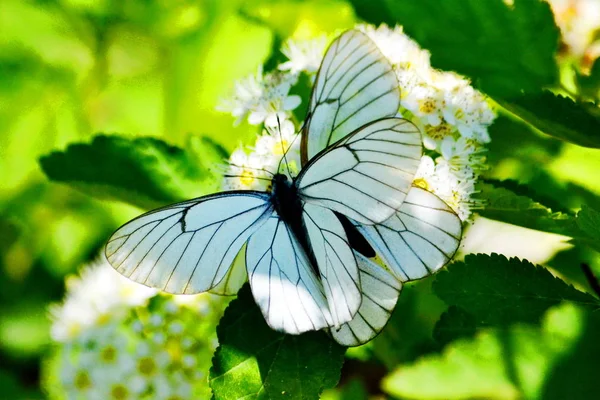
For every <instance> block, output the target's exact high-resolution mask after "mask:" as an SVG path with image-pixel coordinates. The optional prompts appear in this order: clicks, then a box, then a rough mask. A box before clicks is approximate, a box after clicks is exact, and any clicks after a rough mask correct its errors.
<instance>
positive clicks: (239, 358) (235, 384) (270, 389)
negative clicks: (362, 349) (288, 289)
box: [210, 285, 345, 400]
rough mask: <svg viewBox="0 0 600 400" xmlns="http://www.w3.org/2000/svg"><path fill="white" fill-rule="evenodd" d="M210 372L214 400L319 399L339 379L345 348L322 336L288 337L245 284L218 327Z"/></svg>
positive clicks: (324, 335) (303, 335) (306, 334)
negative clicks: (272, 325) (272, 322)
mask: <svg viewBox="0 0 600 400" xmlns="http://www.w3.org/2000/svg"><path fill="white" fill-rule="evenodd" d="M217 336H218V339H219V343H220V346H219V347H218V348H217V350H216V352H215V356H214V358H213V366H212V368H211V371H210V386H211V388H212V390H213V394H214V398H215V399H216V400H221V399H223V400H229V399H241V398H253V399H288V398H293V399H301V400H302V399H318V398H319V394H320V393H321V392H322V391H323V390H324V389H326V388H331V387H333V386H335V384H336V383H337V381H338V380H339V378H340V370H341V368H342V364H343V358H344V352H345V348H344V347H341V346H340V345H338V344H337V343H336V342H334V341H333V339H331V338H330V337H329V336H327V334H325V333H324V332H322V331H320V332H308V333H305V334H302V335H298V336H295V335H286V334H283V333H279V332H275V331H273V330H272V329H271V328H269V326H268V325H267V323H266V322H265V319H264V317H263V316H262V314H261V312H260V309H259V308H258V307H257V306H256V304H255V303H254V299H253V298H252V293H251V292H250V287H249V286H248V285H246V286H244V287H243V288H242V289H241V290H240V292H239V293H238V298H237V299H236V300H234V301H232V302H231V304H230V305H229V307H228V308H227V310H226V311H225V315H224V316H223V318H222V319H221V322H220V323H219V326H218V328H217Z"/></svg>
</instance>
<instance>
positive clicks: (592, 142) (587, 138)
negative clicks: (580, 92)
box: [496, 90, 600, 148]
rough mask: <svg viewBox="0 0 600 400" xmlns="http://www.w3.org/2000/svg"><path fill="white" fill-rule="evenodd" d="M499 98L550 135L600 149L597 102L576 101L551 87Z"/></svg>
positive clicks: (599, 122)
mask: <svg viewBox="0 0 600 400" xmlns="http://www.w3.org/2000/svg"><path fill="white" fill-rule="evenodd" d="M496 100H497V101H498V102H499V103H500V104H501V105H502V106H503V107H504V108H506V109H507V110H509V111H511V112H512V113H514V114H516V115H517V116H519V117H520V118H522V119H523V120H524V121H526V122H527V123H529V124H531V125H533V126H534V127H536V128H537V129H539V130H540V131H542V132H544V133H545V134H547V135H550V136H553V137H555V138H558V139H561V140H566V141H568V142H571V143H575V144H577V145H580V146H584V147H593V148H600V115H599V110H598V105H596V104H594V103H590V102H582V101H577V102H575V101H573V100H572V99H570V98H568V97H564V96H560V95H555V94H554V93H552V92H549V91H547V90H545V91H541V92H537V91H536V92H533V93H526V94H522V95H520V96H517V97H513V98H511V99H507V100H503V99H496Z"/></svg>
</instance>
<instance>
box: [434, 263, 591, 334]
mask: <svg viewBox="0 0 600 400" xmlns="http://www.w3.org/2000/svg"><path fill="white" fill-rule="evenodd" d="M433 291H434V293H435V294H436V295H437V296H439V297H440V298H441V299H442V300H444V301H445V302H446V304H448V305H455V306H458V307H461V308H463V309H464V310H466V311H467V312H468V313H470V314H472V315H473V316H474V317H475V321H476V323H477V324H478V325H499V326H502V325H506V324H510V323H515V322H528V323H537V322H538V321H539V320H540V318H541V316H542V315H543V313H544V312H545V311H546V310H547V309H548V308H550V307H552V306H554V305H556V304H558V303H560V302H562V301H565V300H568V301H572V302H574V303H577V304H579V305H581V306H585V307H589V308H591V309H598V308H600V300H598V299H596V298H595V297H593V296H591V295H589V294H587V293H584V292H580V291H578V290H576V289H575V288H573V287H572V286H571V285H569V284H568V283H566V282H564V281H562V280H561V279H559V278H557V277H555V276H553V275H552V274H551V273H550V272H549V271H548V270H547V269H546V268H543V267H540V266H535V265H533V264H531V263H530V262H528V261H527V260H519V259H518V258H511V259H508V258H506V257H505V256H503V255H500V254H492V255H486V254H472V255H467V256H466V257H465V260H464V261H459V262H455V263H453V264H451V265H450V266H449V267H448V268H446V269H445V270H443V271H441V272H440V273H438V274H437V275H436V279H435V282H434V283H433Z"/></svg>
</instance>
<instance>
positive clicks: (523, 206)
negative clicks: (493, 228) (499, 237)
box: [478, 182, 585, 238]
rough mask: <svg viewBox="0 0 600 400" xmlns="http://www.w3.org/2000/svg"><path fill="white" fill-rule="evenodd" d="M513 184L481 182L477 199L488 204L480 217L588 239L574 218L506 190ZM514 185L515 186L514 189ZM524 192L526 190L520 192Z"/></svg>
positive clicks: (479, 211) (480, 211) (481, 211)
mask: <svg viewBox="0 0 600 400" xmlns="http://www.w3.org/2000/svg"><path fill="white" fill-rule="evenodd" d="M500 185H504V186H509V185H511V184H503V183H502V182H493V184H492V183H489V182H482V183H479V184H478V188H479V190H480V193H479V194H478V197H479V198H480V199H482V200H484V201H485V205H484V208H483V209H482V210H478V214H479V215H481V216H483V217H486V218H490V219H495V220H497V221H502V222H506V223H509V224H513V225H518V226H522V227H524V228H530V229H536V230H539V231H544V232H550V233H557V234H560V235H565V236H571V237H575V238H576V237H581V236H582V235H583V236H585V235H584V234H583V233H582V232H581V230H580V229H579V228H578V227H577V224H576V223H575V217H574V216H573V215H571V214H567V213H564V212H560V211H559V212H554V211H553V210H552V209H550V208H548V207H546V206H545V205H543V204H540V203H539V202H537V201H535V200H532V199H531V198H529V197H527V196H522V195H519V194H517V193H515V192H514V191H512V190H510V189H508V188H507V187H500ZM514 188H515V186H514V185H512V189H514ZM520 191H521V192H523V189H522V188H521V190H520Z"/></svg>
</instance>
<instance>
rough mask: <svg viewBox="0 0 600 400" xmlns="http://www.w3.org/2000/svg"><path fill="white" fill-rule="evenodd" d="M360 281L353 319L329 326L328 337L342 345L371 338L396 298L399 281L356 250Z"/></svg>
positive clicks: (383, 323) (400, 286)
mask: <svg viewBox="0 0 600 400" xmlns="http://www.w3.org/2000/svg"><path fill="white" fill-rule="evenodd" d="M355 255H356V260H357V261H358V268H359V269H360V280H361V284H362V304H361V306H360V308H359V310H358V312H357V313H356V315H355V316H354V318H353V319H352V320H351V321H350V322H348V323H346V324H344V325H342V326H341V328H340V329H337V330H336V329H331V330H330V333H331V336H333V338H334V339H335V341H336V342H338V343H339V344H341V345H343V346H358V345H361V344H363V343H366V342H368V341H369V340H371V339H373V338H374V337H375V336H377V334H379V332H381V330H382V329H383V327H384V326H385V325H386V324H387V322H388V320H389V319H390V316H391V315H392V311H393V310H394V307H395V306H396V302H397V301H398V296H399V295H400V290H401V289H402V284H401V283H400V282H399V281H398V280H397V279H396V278H395V277H394V276H393V275H392V274H391V273H389V272H388V271H386V270H385V269H384V268H383V267H382V266H380V265H377V264H375V263H374V262H373V261H371V260H369V259H368V258H365V257H364V256H363V255H362V254H360V253H356V252H355Z"/></svg>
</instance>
